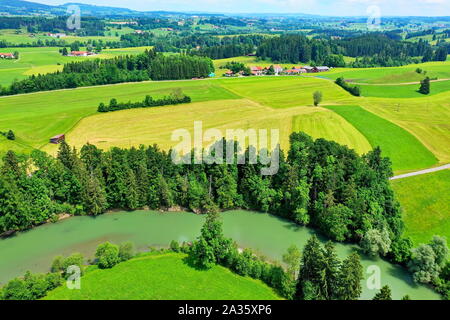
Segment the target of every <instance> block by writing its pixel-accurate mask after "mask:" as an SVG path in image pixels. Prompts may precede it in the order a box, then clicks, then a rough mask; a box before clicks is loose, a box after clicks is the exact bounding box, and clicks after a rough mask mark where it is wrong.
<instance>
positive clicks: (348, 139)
mask: <svg viewBox="0 0 450 320" xmlns="http://www.w3.org/2000/svg"><path fill="white" fill-rule="evenodd" d="M320 109H321V110H324V111H325V112H315V113H309V114H302V115H299V116H295V117H294V119H293V124H292V131H295V132H299V131H303V132H306V133H308V134H309V135H310V136H312V137H313V138H315V139H318V138H324V139H328V140H333V141H336V142H338V143H340V144H342V145H346V146H349V147H350V148H354V149H355V150H356V151H358V152H359V153H360V154H364V153H367V152H368V151H370V150H372V146H371V145H370V143H369V141H367V139H366V137H365V136H364V135H363V134H362V133H361V132H359V131H358V130H357V129H356V128H355V127H354V126H352V125H351V124H350V123H349V122H347V120H345V119H344V118H342V117H341V116H339V115H338V114H336V113H334V112H331V111H329V110H328V109H324V108H320Z"/></svg>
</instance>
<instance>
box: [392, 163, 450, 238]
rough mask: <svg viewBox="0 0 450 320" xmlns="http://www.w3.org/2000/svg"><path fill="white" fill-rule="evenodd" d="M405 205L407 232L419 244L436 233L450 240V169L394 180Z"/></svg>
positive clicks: (404, 213) (393, 185) (394, 187)
mask: <svg viewBox="0 0 450 320" xmlns="http://www.w3.org/2000/svg"><path fill="white" fill-rule="evenodd" d="M392 187H393V189H394V191H395V194H396V196H397V199H398V200H399V201H400V203H401V205H402V208H403V220H404V221H405V225H406V231H405V236H408V237H411V239H412V240H413V242H414V244H415V245H418V244H420V243H428V242H429V241H430V239H431V237H432V236H433V235H440V236H445V237H447V239H448V240H450V195H449V190H450V170H443V171H438V172H434V173H429V174H425V175H421V176H415V177H410V178H405V179H399V180H394V181H392Z"/></svg>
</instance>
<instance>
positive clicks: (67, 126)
mask: <svg viewBox="0 0 450 320" xmlns="http://www.w3.org/2000/svg"><path fill="white" fill-rule="evenodd" d="M118 51H120V50H118ZM176 88H181V89H182V90H183V92H185V93H186V94H187V95H189V96H191V98H192V100H193V103H192V104H189V105H179V106H175V107H171V106H167V107H161V108H154V109H145V110H126V111H121V112H113V113H108V114H102V115H100V114H97V112H96V110H97V106H98V104H99V103H100V102H104V103H108V102H109V100H110V99H111V98H116V99H117V100H118V101H129V100H131V101H141V100H142V99H143V98H144V97H145V95H147V94H150V95H153V96H155V97H159V96H162V95H167V94H169V93H170V92H171V91H172V90H174V89H176ZM315 91H321V92H322V93H323V102H322V105H343V106H349V105H356V106H358V105H359V106H361V107H362V108H363V109H365V110H367V111H369V112H371V113H373V114H376V115H378V116H379V117H381V118H383V119H385V120H387V121H389V122H392V123H393V124H396V125H397V126H398V127H400V128H401V129H403V130H404V131H405V132H409V133H410V134H412V137H411V138H408V139H406V140H404V141H409V142H408V143H412V144H413V145H417V147H415V146H407V147H405V148H396V147H395V141H396V140H395V139H396V137H386V139H381V140H380V139H378V140H375V141H370V139H369V137H367V136H365V135H364V130H362V129H357V127H356V125H357V124H353V123H351V121H349V120H348V119H347V120H346V119H344V118H342V117H341V116H338V115H337V114H334V113H332V112H331V111H329V110H326V109H323V108H317V107H313V106H312V94H313V92H315ZM449 109H450V91H443V92H441V93H438V94H435V95H430V96H421V97H417V98H408V99H406V98H404V99H401V98H378V97H353V96H351V95H350V94H348V93H347V92H346V91H344V90H343V89H342V88H340V87H338V86H337V85H335V84H334V83H333V82H332V81H330V80H326V79H320V78H313V77H250V78H232V79H209V80H197V81H192V80H186V81H161V82H143V83H130V84H118V85H108V86H98V87H90V88H77V89H69V90H60V91H53V92H40V93H33V94H26V95H18V96H11V97H2V98H0V114H1V115H2V117H0V131H6V130H9V129H12V130H13V131H14V132H15V133H16V136H17V137H18V141H20V142H21V143H22V147H23V145H26V146H28V148H29V149H32V148H42V147H44V146H45V145H46V144H47V143H48V139H49V138H50V137H52V136H54V135H56V134H60V133H65V134H67V137H68V141H69V142H70V143H73V144H74V145H76V146H80V145H82V144H83V143H86V142H91V143H96V144H97V145H99V146H102V147H104V148H108V147H110V146H114V145H116V146H124V147H126V146H130V145H138V144H141V143H142V144H153V143H158V144H160V145H161V146H162V147H164V148H165V149H168V148H169V147H170V146H173V145H175V144H176V143H175V142H172V141H171V140H170V137H171V133H172V131H173V130H174V129H177V128H180V127H187V128H188V129H190V128H192V126H193V121H200V120H201V121H203V124H204V127H205V128H211V127H217V128H219V129H226V128H230V129H239V128H242V129H246V128H267V129H270V128H279V129H281V142H282V145H283V147H287V137H288V135H289V134H290V133H291V132H292V131H300V130H301V131H305V132H307V133H308V134H310V135H312V136H313V137H316V138H318V137H324V138H328V139H333V140H335V141H337V142H339V143H342V144H346V145H348V146H349V147H351V148H355V149H356V150H357V151H358V152H360V153H364V152H367V151H368V150H369V149H370V147H369V142H370V145H372V146H375V145H379V144H380V146H381V147H382V149H383V148H384V149H386V150H388V149H389V150H391V151H392V152H393V153H391V156H392V157H393V159H396V160H395V163H394V170H395V171H396V172H405V171H411V170H415V169H422V168H423V166H422V165H414V164H413V163H414V162H410V163H411V165H408V166H406V167H404V166H402V165H400V162H401V160H402V159H403V158H402V157H403V156H404V154H403V153H402V152H400V150H409V149H410V148H409V147H412V149H411V150H420V147H419V146H420V144H423V145H424V146H425V147H426V148H427V149H428V150H430V151H431V152H432V153H433V154H434V156H435V157H436V158H437V159H438V161H437V162H439V163H448V162H449V161H450V153H449V152H448V150H450V139H449V137H450V127H449V120H450V110H449ZM379 131H380V132H381V133H382V129H381V128H380V130H379ZM389 139H391V140H392V142H388V141H389ZM380 141H381V143H379V142H380ZM0 145H3V146H2V147H0V150H2V149H3V150H4V149H5V148H6V147H4V143H1V142H0ZM45 150H49V151H51V150H54V146H47V147H45ZM397 151H398V152H397ZM397 153H398V154H397ZM408 156H409V155H408ZM410 156H411V157H414V155H413V154H412V155H410ZM405 162H408V161H405ZM427 163H428V162H427ZM436 164H437V163H436Z"/></svg>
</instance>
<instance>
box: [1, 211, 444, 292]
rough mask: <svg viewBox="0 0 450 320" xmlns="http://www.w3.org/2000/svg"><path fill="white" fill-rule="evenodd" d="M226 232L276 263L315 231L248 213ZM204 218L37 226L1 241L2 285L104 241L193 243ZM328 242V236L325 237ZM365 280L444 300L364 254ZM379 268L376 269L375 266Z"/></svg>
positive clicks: (126, 216)
mask: <svg viewBox="0 0 450 320" xmlns="http://www.w3.org/2000/svg"><path fill="white" fill-rule="evenodd" d="M222 217H223V223H224V233H225V235H226V236H227V237H231V238H233V239H234V240H235V241H236V242H237V243H238V244H239V246H241V247H250V248H252V249H254V250H255V251H256V252H258V253H259V254H261V255H264V256H266V257H267V258H269V259H272V260H278V261H281V256H282V255H283V253H284V252H286V250H287V248H288V247H289V246H290V245H291V244H296V245H297V246H298V247H299V248H303V246H304V245H305V243H306V241H307V240H308V239H309V237H310V236H311V235H313V234H317V233H316V232H315V231H314V230H313V229H311V228H307V227H300V226H297V225H295V224H293V223H291V222H289V221H287V220H284V219H280V218H278V217H275V216H272V215H269V214H263V213H256V212H248V211H229V212H225V213H223V214H222ZM203 221H204V216H199V215H195V214H192V213H158V212H150V211H134V212H117V213H109V214H104V215H101V216H98V217H73V218H70V219H66V220H62V221H59V222H57V223H51V224H46V225H42V226H39V227H36V228H34V229H32V230H29V231H26V232H21V233H18V234H16V235H15V236H12V237H9V238H6V239H2V240H0V283H2V284H4V283H5V282H6V281H8V280H10V279H12V278H14V277H16V276H19V275H23V274H24V272H25V271H26V270H30V271H32V272H46V271H48V270H49V267H50V265H51V263H52V260H53V258H54V257H55V256H57V255H60V254H63V255H69V254H71V253H74V252H80V253H82V254H84V255H85V256H86V257H88V258H92V257H93V253H94V252H95V248H96V247H97V245H98V244H99V243H102V242H105V241H111V242H114V243H120V242H123V241H132V242H134V244H135V245H136V247H137V248H138V249H140V250H145V249H146V248H148V246H157V247H159V246H160V247H166V246H168V244H169V243H170V241H171V240H178V241H179V242H182V241H191V240H193V239H195V237H197V236H198V235H199V233H200V228H201V226H202V224H203ZM319 238H320V239H321V240H322V241H326V239H325V238H323V237H319ZM336 249H337V253H338V255H339V256H340V258H341V259H343V258H345V257H346V256H347V255H348V254H349V253H350V252H352V250H358V248H357V246H355V245H349V244H340V243H337V244H336ZM361 257H362V264H363V266H364V275H365V277H367V276H370V275H371V274H372V273H373V271H372V272H370V273H368V267H370V266H375V269H376V268H379V270H380V271H381V283H382V285H384V284H388V285H389V286H390V288H391V289H392V296H393V298H394V299H400V298H401V297H403V296H404V295H405V294H409V295H410V296H411V298H412V299H440V296H439V295H438V294H437V293H435V292H434V291H433V290H431V289H430V288H428V287H426V286H422V285H417V284H415V283H414V282H413V280H412V278H411V275H410V274H409V273H408V272H407V271H406V270H405V269H403V268H401V267H399V266H397V265H393V264H390V263H388V262H386V261H384V260H382V259H379V258H369V257H367V256H365V255H361ZM372 268H373V267H372ZM377 291H378V290H376V289H370V288H368V286H367V285H366V280H364V281H363V293H362V295H361V298H362V299H371V298H372V297H373V296H374V295H375V293H376V292H377Z"/></svg>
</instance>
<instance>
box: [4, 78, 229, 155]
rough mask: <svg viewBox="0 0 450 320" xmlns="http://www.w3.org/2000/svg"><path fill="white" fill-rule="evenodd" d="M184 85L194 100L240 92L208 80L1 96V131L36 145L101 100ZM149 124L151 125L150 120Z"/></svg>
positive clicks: (139, 98) (63, 130)
mask: <svg viewBox="0 0 450 320" xmlns="http://www.w3.org/2000/svg"><path fill="white" fill-rule="evenodd" d="M175 88H182V89H183V91H184V92H185V93H186V94H188V95H190V96H191V97H192V99H193V100H194V101H199V102H201V101H208V100H211V99H221V100H223V99H233V98H236V95H234V94H233V93H231V92H229V91H227V90H226V89H224V88H221V87H220V86H216V85H214V83H212V82H207V81H199V82H192V81H184V82H182V81H180V82H159V83H155V82H144V83H130V84H120V85H112V86H101V87H92V88H79V89H72V90H61V91H54V92H44V93H36V94H28V95H20V96H10V97H3V98H0V113H1V115H2V117H0V131H6V130H9V129H12V130H13V131H14V132H15V133H16V136H17V137H19V138H21V139H23V140H24V141H26V142H27V144H28V145H30V146H31V147H34V148H39V147H41V146H43V145H44V144H46V143H47V142H48V139H49V138H50V137H52V136H54V135H56V134H59V133H66V132H68V131H69V130H70V129H71V128H73V127H74V126H75V124H76V123H77V122H78V121H80V120H81V119H83V118H85V117H86V116H89V115H92V114H95V113H96V112H97V107H98V104H99V103H100V102H106V103H107V102H109V100H110V99H111V98H113V97H115V98H116V99H117V100H118V101H128V100H132V101H142V100H143V99H144V98H145V95H147V94H150V95H153V96H155V97H157V96H162V95H164V94H169V93H170V92H171V91H172V90H173V89H175ZM148 126H151V124H150V123H149V124H148Z"/></svg>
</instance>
